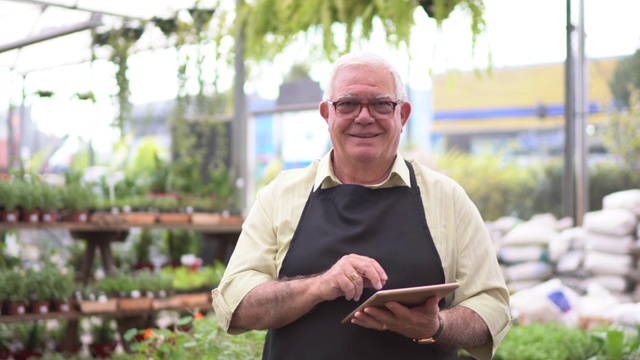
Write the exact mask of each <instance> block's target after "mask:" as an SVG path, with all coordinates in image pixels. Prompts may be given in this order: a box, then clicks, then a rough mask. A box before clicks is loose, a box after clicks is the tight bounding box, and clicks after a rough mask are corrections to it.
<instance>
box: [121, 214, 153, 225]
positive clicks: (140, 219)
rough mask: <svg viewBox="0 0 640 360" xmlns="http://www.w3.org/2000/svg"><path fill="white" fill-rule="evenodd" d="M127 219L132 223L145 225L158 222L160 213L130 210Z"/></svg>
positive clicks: (126, 215)
mask: <svg viewBox="0 0 640 360" xmlns="http://www.w3.org/2000/svg"><path fill="white" fill-rule="evenodd" d="M124 217H125V219H126V221H127V223H128V224H131V225H145V224H153V223H155V222H156V220H157V218H158V215H157V214H155V213H150V212H130V213H127V214H125V216H124Z"/></svg>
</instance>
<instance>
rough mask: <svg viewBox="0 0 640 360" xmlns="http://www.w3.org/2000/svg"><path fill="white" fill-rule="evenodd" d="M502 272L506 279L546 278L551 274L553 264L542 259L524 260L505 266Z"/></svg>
mask: <svg viewBox="0 0 640 360" xmlns="http://www.w3.org/2000/svg"><path fill="white" fill-rule="evenodd" d="M504 273H505V278H506V280H507V281H521V280H547V279H548V278H549V277H551V275H553V266H552V265H551V264H549V263H548V262H544V261H534V262H525V263H521V264H516V265H511V266H507V267H506V268H505V269H504Z"/></svg>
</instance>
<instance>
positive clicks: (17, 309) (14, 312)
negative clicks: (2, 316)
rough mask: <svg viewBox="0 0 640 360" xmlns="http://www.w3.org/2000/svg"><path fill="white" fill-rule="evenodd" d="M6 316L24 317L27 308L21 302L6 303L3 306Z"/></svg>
mask: <svg viewBox="0 0 640 360" xmlns="http://www.w3.org/2000/svg"><path fill="white" fill-rule="evenodd" d="M4 308H5V310H6V312H7V315H10V316H19V315H24V314H25V313H26V312H27V307H26V305H25V304H24V303H22V302H7V303H5V306H4Z"/></svg>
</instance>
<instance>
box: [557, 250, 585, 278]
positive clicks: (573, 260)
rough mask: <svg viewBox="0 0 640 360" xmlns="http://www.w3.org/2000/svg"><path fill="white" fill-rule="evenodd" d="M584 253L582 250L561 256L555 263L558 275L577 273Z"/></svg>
mask: <svg viewBox="0 0 640 360" xmlns="http://www.w3.org/2000/svg"><path fill="white" fill-rule="evenodd" d="M583 259H584V252H583V251H582V250H573V251H569V252H568V253H566V254H563V255H562V256H561V257H560V259H559V260H558V262H557V263H556V271H557V272H558V273H571V272H575V271H578V270H579V269H580V268H581V267H582V260H583Z"/></svg>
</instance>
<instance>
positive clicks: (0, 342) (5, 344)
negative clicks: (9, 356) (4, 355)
mask: <svg viewBox="0 0 640 360" xmlns="http://www.w3.org/2000/svg"><path fill="white" fill-rule="evenodd" d="M0 302H1V300H0ZM12 339H13V331H12V329H11V328H10V327H9V326H8V325H6V324H0V351H2V350H7V349H9V345H11V340H12Z"/></svg>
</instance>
